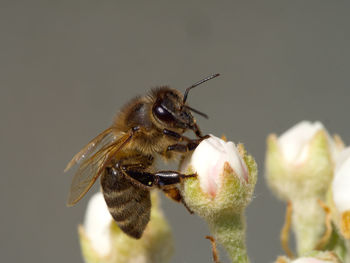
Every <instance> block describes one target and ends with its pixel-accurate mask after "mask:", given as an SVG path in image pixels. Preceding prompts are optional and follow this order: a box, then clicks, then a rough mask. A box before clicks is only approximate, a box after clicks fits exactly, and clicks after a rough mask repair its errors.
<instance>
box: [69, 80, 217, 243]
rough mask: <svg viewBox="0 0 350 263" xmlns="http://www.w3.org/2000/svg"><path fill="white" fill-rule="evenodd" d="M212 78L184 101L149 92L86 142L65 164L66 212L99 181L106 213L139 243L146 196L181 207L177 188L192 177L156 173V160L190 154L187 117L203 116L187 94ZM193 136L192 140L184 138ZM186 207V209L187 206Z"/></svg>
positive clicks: (192, 123)
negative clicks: (69, 174)
mask: <svg viewBox="0 0 350 263" xmlns="http://www.w3.org/2000/svg"><path fill="white" fill-rule="evenodd" d="M217 76H219V74H214V75H211V76H209V77H207V78H205V79H202V80H200V81H199V82H197V83H195V84H193V85H192V86H190V87H189V88H187V89H186V91H185V93H184V95H182V94H181V93H180V92H179V91H178V90H176V89H172V88H170V87H168V86H161V87H158V88H155V89H152V90H151V92H150V94H148V95H146V96H142V97H136V98H134V99H132V100H131V101H130V102H129V103H127V104H126V105H125V106H124V107H123V108H122V110H121V111H120V113H119V114H118V115H117V116H116V118H115V120H114V123H113V124H112V126H111V127H109V128H108V129H106V130H105V131H103V132H102V133H100V134H99V135H98V136H97V137H95V138H94V139H93V140H92V141H90V142H89V143H88V144H87V145H86V146H85V147H84V148H83V149H82V150H81V151H80V152H78V153H77V154H76V155H75V156H74V157H73V159H72V160H71V161H70V162H69V163H68V165H67V167H66V169H65V171H67V170H69V169H70V168H71V167H72V166H74V165H75V164H79V168H78V170H77V172H76V173H75V175H74V177H73V180H72V184H71V188H70V193H69V196H68V202H67V205H68V206H73V205H75V204H76V203H77V202H78V201H79V200H80V199H81V198H82V197H83V196H84V195H85V194H86V193H87V192H88V190H89V189H90V188H91V187H92V185H93V184H94V183H95V181H96V180H97V179H98V178H99V177H101V178H100V184H101V190H102V193H103V196H104V199H105V201H106V204H107V206H108V210H109V212H110V214H111V215H112V217H113V219H114V220H115V221H116V223H117V225H118V226H119V227H120V229H122V230H123V231H124V233H126V234H127V235H129V236H131V237H133V238H136V239H139V238H140V237H141V236H142V233H143V231H144V230H145V228H146V226H147V224H148V222H149V220H150V213H151V199H150V190H151V189H153V188H159V189H161V190H162V191H163V192H164V193H165V194H166V195H167V196H168V197H170V198H171V199H173V200H175V201H177V202H182V203H183V204H184V205H185V206H186V204H185V202H184V201H183V199H182V197H181V194H180V191H179V189H178V184H179V183H181V181H182V180H184V179H186V178H189V177H194V176H196V174H190V175H185V174H182V173H180V172H177V171H156V168H155V162H154V160H155V158H156V157H157V156H162V157H163V158H165V159H166V160H172V159H174V157H175V156H176V155H179V154H180V155H181V154H182V155H184V154H185V153H187V152H190V151H193V150H194V149H195V148H196V147H197V145H198V144H199V143H200V141H201V140H203V139H204V138H206V137H207V136H203V135H202V133H201V131H200V129H199V127H198V125H197V123H196V120H195V119H194V117H193V116H192V114H191V112H195V113H197V114H200V115H202V116H204V117H207V115H205V114H204V113H202V112H200V111H198V110H195V109H194V108H191V107H190V106H188V105H187V104H186V100H187V96H188V92H189V91H190V90H191V89H192V88H194V87H196V86H198V85H200V84H202V83H204V82H206V81H208V80H210V79H213V78H215V77H217ZM188 130H192V131H193V132H194V134H195V136H196V139H190V138H188V137H186V136H184V135H183V134H184V133H185V132H186V131H188ZM186 207H187V206H186Z"/></svg>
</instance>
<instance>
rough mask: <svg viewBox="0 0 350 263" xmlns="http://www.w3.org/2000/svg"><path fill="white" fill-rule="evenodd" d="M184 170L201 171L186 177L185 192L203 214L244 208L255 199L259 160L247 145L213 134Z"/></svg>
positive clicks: (193, 205) (189, 203) (186, 164)
mask: <svg viewBox="0 0 350 263" xmlns="http://www.w3.org/2000/svg"><path fill="white" fill-rule="evenodd" d="M182 170H183V171H184V173H187V174H189V173H197V175H198V177H197V178H193V179H191V178H190V179H186V180H185V181H184V185H183V195H184V198H185V201H186V204H187V205H188V206H189V208H190V209H192V210H193V211H194V212H195V213H197V214H199V215H201V216H203V217H207V216H214V215H215V214H216V213H220V211H223V210H228V209H229V210H230V211H236V212H239V211H241V210H242V209H243V208H245V207H246V206H247V205H248V203H249V202H250V201H251V197H252V194H253V191H254V186H255V183H256V180H257V167H256V163H255V161H254V159H253V158H252V157H251V156H250V155H247V154H246V152H245V149H244V146H243V145H242V144H239V145H238V146H237V147H236V145H235V144H234V143H233V142H225V141H224V140H222V139H220V138H218V137H215V136H213V135H211V136H210V137H209V138H208V139H205V140H203V141H202V142H201V143H200V144H199V145H198V146H197V148H196V150H195V151H194V152H193V154H192V156H190V157H189V158H188V159H186V160H185V161H184V163H183V165H182Z"/></svg>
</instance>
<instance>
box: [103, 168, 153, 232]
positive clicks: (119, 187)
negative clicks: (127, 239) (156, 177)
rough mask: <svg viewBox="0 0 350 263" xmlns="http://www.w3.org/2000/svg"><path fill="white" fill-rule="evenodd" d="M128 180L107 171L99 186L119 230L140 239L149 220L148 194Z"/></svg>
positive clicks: (149, 202) (113, 171)
mask: <svg viewBox="0 0 350 263" xmlns="http://www.w3.org/2000/svg"><path fill="white" fill-rule="evenodd" d="M130 180H131V179H129V178H127V177H125V176H124V175H123V174H122V173H121V172H119V171H117V170H109V169H107V170H106V172H105V173H104V174H103V175H102V177H101V186H102V191H103V196H104V198H105V201H106V203H107V206H108V209H109V212H110V213H111V215H112V217H113V218H114V220H115V221H116V223H117V224H118V226H119V227H120V229H121V230H123V231H124V232H125V233H126V234H128V235H130V236H131V237H134V238H140V237H141V236H142V233H143V231H144V230H145V228H146V226H147V223H148V222H149V220H150V214H151V199H150V192H149V190H146V189H143V188H141V187H139V186H137V185H135V184H133V183H132V182H131V181H130Z"/></svg>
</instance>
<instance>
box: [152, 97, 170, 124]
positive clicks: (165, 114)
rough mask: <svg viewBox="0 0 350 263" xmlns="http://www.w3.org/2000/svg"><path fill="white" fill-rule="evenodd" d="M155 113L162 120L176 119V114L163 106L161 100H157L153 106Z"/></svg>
mask: <svg viewBox="0 0 350 263" xmlns="http://www.w3.org/2000/svg"><path fill="white" fill-rule="evenodd" d="M153 114H154V115H155V116H156V117H157V118H158V119H159V120H160V121H163V122H166V123H171V122H174V121H175V118H174V116H173V115H172V114H171V113H170V112H169V111H168V110H167V109H166V108H164V107H163V106H162V104H161V102H160V101H157V102H156V103H155V104H154V106H153Z"/></svg>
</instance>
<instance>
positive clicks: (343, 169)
mask: <svg viewBox="0 0 350 263" xmlns="http://www.w3.org/2000/svg"><path fill="white" fill-rule="evenodd" d="M180 170H181V172H182V173H183V174H197V176H196V177H193V176H191V177H187V178H186V179H184V180H182V183H181V184H180V185H179V190H180V192H181V196H182V201H183V202H184V204H185V205H186V207H187V208H188V209H189V210H191V211H193V212H194V213H195V214H197V215H199V216H200V217H202V218H203V219H204V220H205V221H206V222H207V223H208V226H209V229H210V231H211V235H212V237H210V240H211V241H212V243H213V256H214V260H215V262H218V259H217V258H218V255H217V254H216V253H217V252H216V249H215V241H217V242H219V243H220V244H222V245H223V247H224V248H225V250H226V251H227V252H228V255H229V256H230V258H231V260H232V262H240V263H245V262H249V257H248V255H247V251H246V245H245V231H246V225H245V209H246V207H247V206H248V205H249V203H250V202H251V201H252V197H253V193H254V188H255V184H256V182H257V165H256V162H255V160H254V158H253V157H252V156H251V155H249V154H247V152H246V150H245V148H244V146H243V144H237V145H236V144H235V143H233V142H227V141H226V140H224V139H220V138H217V137H215V136H213V135H211V136H210V137H209V138H207V139H205V140H203V141H202V142H201V143H200V144H199V145H198V146H197V148H196V149H195V150H194V151H193V153H192V154H189V155H188V156H187V157H186V158H184V159H183V160H182V162H181V164H180ZM265 176H266V181H267V183H268V185H269V187H270V188H271V190H272V191H273V192H274V193H275V194H276V196H277V197H278V198H279V199H281V200H283V201H285V202H288V209H287V216H286V224H285V227H284V228H283V230H282V235H281V240H282V246H283V247H284V248H285V249H286V252H287V256H281V257H279V258H278V259H277V260H276V263H340V262H346V263H349V262H350V191H349V189H350V147H349V148H345V146H344V144H343V143H342V141H341V139H340V137H339V136H333V137H332V136H330V134H329V132H328V131H327V130H326V129H325V128H324V126H323V125H322V124H321V123H320V122H315V123H311V122H308V121H303V122H301V123H299V124H297V125H295V126H294V127H292V128H291V129H289V130H288V131H286V132H285V133H283V134H282V135H281V136H279V137H278V136H277V135H275V134H271V135H270V136H268V139H267V151H266V165H265ZM290 222H291V228H292V230H293V231H294V234H295V238H296V245H297V256H298V257H299V258H296V259H295V258H293V255H292V252H291V251H290V250H289V248H288V239H289V238H288V237H289V236H288V235H289V227H290V224H289V223H290ZM332 226H335V228H334V229H333V228H332ZM79 234H80V241H81V247H82V251H83V255H84V258H85V261H86V262H88V263H93V262H101V263H131V262H137V263H148V262H155V263H156V262H167V261H168V260H169V258H170V255H171V252H172V239H171V232H170V228H169V226H168V224H167V222H166V221H165V219H164V217H163V215H162V212H161V210H160V208H159V205H158V199H157V196H156V195H155V193H152V214H151V221H150V223H149V225H148V226H147V228H146V230H145V232H144V236H143V237H142V238H141V239H140V240H134V239H132V238H130V237H128V236H126V235H125V234H124V233H123V232H122V231H121V230H120V229H119V228H118V227H117V225H116V224H115V223H114V221H113V220H112V218H111V216H110V214H109V212H108V210H107V207H106V204H105V202H104V199H103V197H102V194H101V193H99V194H97V195H95V196H94V197H93V198H92V200H91V201H90V203H89V207H88V210H87V215H86V220H85V224H84V227H83V226H80V227H79Z"/></svg>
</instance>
